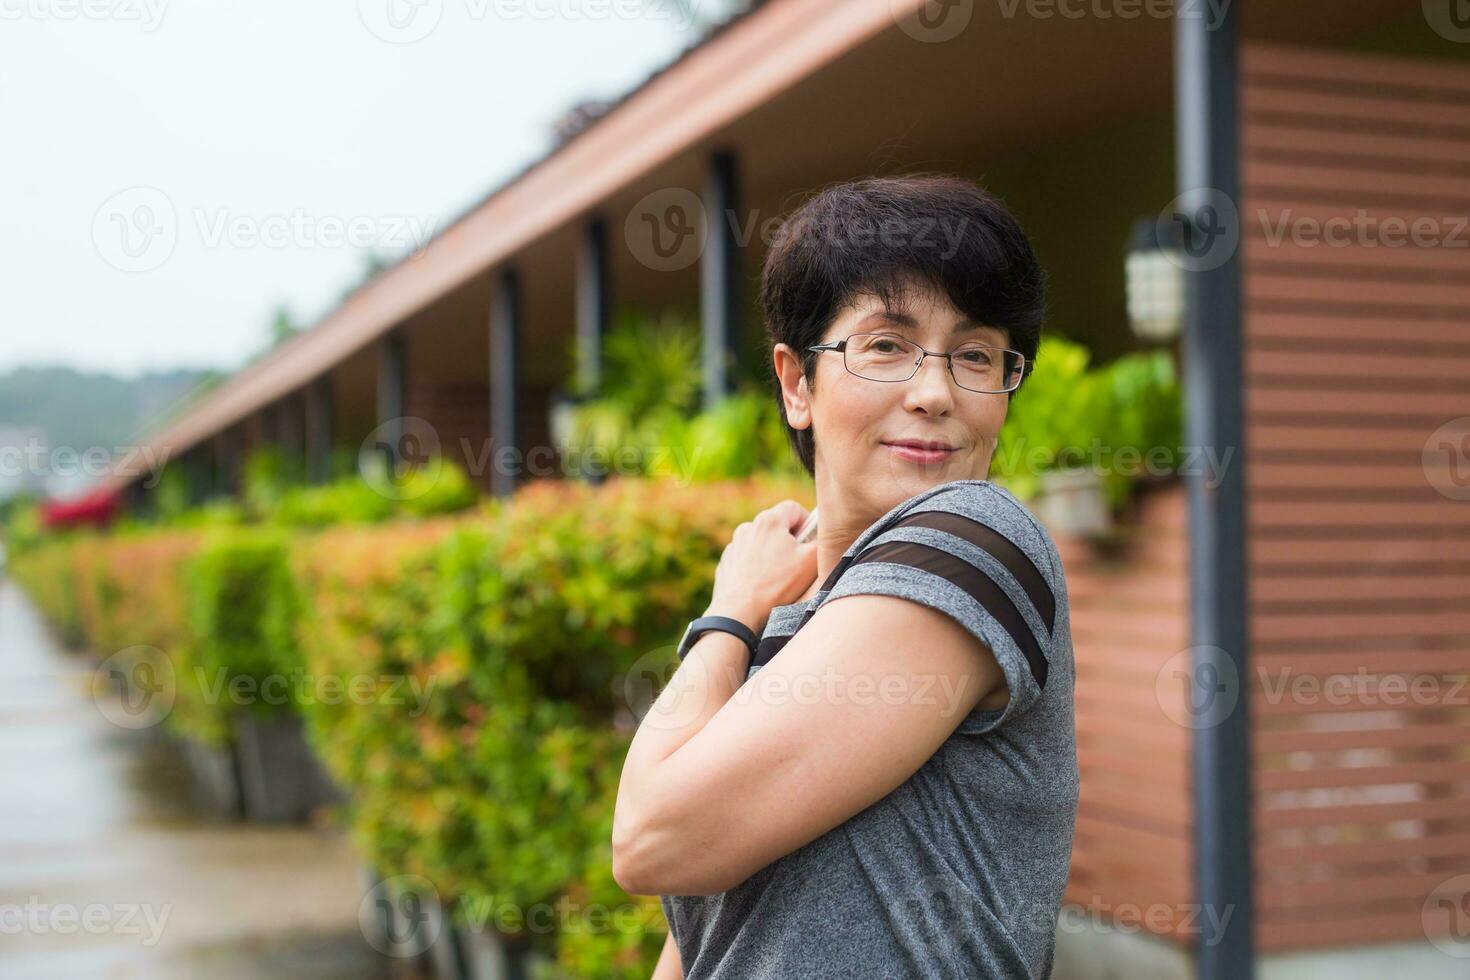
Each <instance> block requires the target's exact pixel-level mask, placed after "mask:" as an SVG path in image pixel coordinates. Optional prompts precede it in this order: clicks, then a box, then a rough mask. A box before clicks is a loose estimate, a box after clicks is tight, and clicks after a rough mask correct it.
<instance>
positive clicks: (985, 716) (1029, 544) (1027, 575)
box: [826, 483, 1060, 734]
mask: <svg viewBox="0 0 1470 980" xmlns="http://www.w3.org/2000/svg"><path fill="white" fill-rule="evenodd" d="M1059 574H1060V573H1059V570H1058V569H1057V568H1056V566H1055V565H1054V563H1053V561H1052V555H1051V545H1050V541H1049V539H1048V538H1047V537H1046V532H1045V531H1044V530H1043V529H1042V528H1041V526H1040V525H1039V524H1038V523H1037V522H1036V521H1035V520H1034V519H1033V518H1032V517H1031V516H1030V515H1029V513H1027V512H1026V511H1025V509H1024V508H1023V507H1022V506H1021V504H1020V503H1019V501H1017V500H1016V499H1015V498H1014V497H1013V496H1011V495H1010V494H1008V493H1004V492H1003V491H1001V490H1000V489H999V488H996V487H994V486H993V485H991V484H972V483H965V484H961V485H959V486H957V487H956V488H954V489H953V490H941V491H940V492H938V493H936V494H934V495H933V496H932V497H929V498H928V499H926V500H924V501H921V502H920V504H918V505H916V506H915V508H914V509H913V510H911V511H908V512H906V513H904V515H903V516H901V517H900V518H898V519H897V520H895V521H894V522H893V523H892V524H891V525H890V526H889V527H888V528H886V529H884V530H883V531H882V532H880V533H879V534H877V535H875V536H874V537H873V539H872V540H871V541H869V542H868V543H867V544H866V545H865V546H864V547H863V548H862V550H861V551H859V552H858V553H857V554H856V555H854V556H853V560H852V563H851V564H850V565H849V566H848V567H847V569H846V570H845V571H844V572H843V573H842V575H841V577H840V578H839V579H838V580H837V582H836V583H834V585H833V587H832V591H831V592H830V593H829V594H828V596H827V600H826V601H828V602H830V601H831V600H833V599H836V598H839V597H840V596H845V595H887V596H895V597H898V598H901V599H911V600H913V601H914V602H918V603H921V604H922V605H925V606H929V607H931V608H933V609H937V610H939V611H940V612H943V613H945V614H947V615H948V616H950V617H951V618H953V619H954V620H955V621H957V622H958V623H959V624H960V625H961V626H963V627H965V629H967V630H968V631H969V632H970V633H971V634H972V635H973V636H975V637H976V638H977V639H979V640H980V642H981V643H983V644H984V645H985V646H986V647H988V648H989V649H990V651H991V652H992V653H993V654H994V656H995V659H996V661H997V662H998V663H999V664H1000V667H1001V670H1002V671H1003V672H1004V673H1005V678H1006V684H1007V686H1008V687H1009V688H1010V699H1009V701H1008V702H1007V703H1006V705H1005V706H1004V707H1003V708H993V709H980V708H976V709H974V710H972V711H971V712H970V713H969V714H967V715H966V716H965V718H963V719H962V720H961V721H960V723H959V725H958V726H957V728H956V729H955V730H956V731H957V732H961V733H965V734H979V733H983V732H987V731H991V730H993V729H995V728H999V727H1000V726H1001V725H1003V724H1005V723H1007V722H1008V721H1011V720H1012V719H1014V718H1018V717H1020V716H1021V715H1023V714H1025V713H1026V712H1027V711H1029V710H1030V709H1031V708H1032V707H1034V706H1035V704H1036V702H1037V701H1038V700H1040V698H1041V695H1042V692H1043V691H1044V690H1045V688H1046V680H1047V674H1048V671H1049V669H1050V666H1051V664H1052V661H1053V654H1052V641H1053V635H1054V629H1055V625H1056V609H1057V603H1056V594H1057V589H1058V588H1059V587H1060V583H1059V582H1056V577H1057V576H1058V575H1059Z"/></svg>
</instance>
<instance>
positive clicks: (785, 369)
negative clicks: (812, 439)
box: [771, 344, 812, 429]
mask: <svg viewBox="0 0 1470 980" xmlns="http://www.w3.org/2000/svg"><path fill="white" fill-rule="evenodd" d="M771 357H772V359H773V361H774V367H775V370H776V378H777V380H778V381H780V383H781V404H782V405H783V406H785V408H786V423H787V424H788V425H790V426H791V427H792V428H793V429H805V428H807V427H808V426H809V425H811V424H812V413H811V403H810V398H811V388H810V387H809V386H808V385H807V380H806V376H805V375H804V374H803V373H802V370H801V361H800V359H799V358H798V357H797V356H796V352H795V351H794V350H792V349H791V347H790V346H789V345H787V344H777V345H776V346H775V347H774V348H773V349H772V353H771Z"/></svg>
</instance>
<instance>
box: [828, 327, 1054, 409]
mask: <svg viewBox="0 0 1470 980" xmlns="http://www.w3.org/2000/svg"><path fill="white" fill-rule="evenodd" d="M854 337H892V338H893V339H894V340H897V341H900V342H902V343H905V344H910V345H912V346H914V347H918V349H919V357H918V359H917V360H915V361H914V370H913V374H910V375H909V376H908V377H907V378H895V379H893V380H892V381H885V380H883V379H881V378H870V377H867V376H866V375H862V374H858V373H857V372H856V371H854V370H853V369H852V368H850V367H848V366H847V342H848V341H849V340H851V339H852V338H854ZM969 343H972V341H968V340H967V341H965V343H964V344H961V345H960V346H959V347H956V348H955V349H954V350H952V351H950V352H949V353H948V354H941V353H938V352H936V351H932V350H925V349H924V348H923V347H919V345H918V344H916V343H914V342H913V341H912V340H909V339H908V338H907V337H900V336H899V335H898V334H896V333H882V332H878V333H870V332H868V331H863V332H860V333H854V334H848V335H847V336H846V337H844V338H842V339H841V340H834V341H831V342H829V343H826V344H817V345H815V346H813V347H808V348H807V350H809V351H816V352H817V353H821V352H822V351H829V350H830V351H836V352H838V353H839V354H841V355H842V369H843V370H844V371H846V372H847V373H848V374H850V375H852V376H853V377H854V378H862V379H863V380H864V381H872V382H874V383H876V384H880V385H886V384H903V383H904V382H905V381H912V380H914V377H915V376H916V375H917V374H918V373H919V368H921V367H923V366H924V358H926V357H942V358H944V361H945V366H946V367H947V368H948V369H949V379H950V380H951V381H953V382H954V383H955V387H957V388H959V389H960V390H961V391H969V392H974V393H975V394H977V395H1007V394H1010V393H1011V392H1013V391H1015V390H1016V388H1019V387H1021V382H1022V381H1025V380H1026V375H1028V374H1030V373H1031V369H1032V367H1033V366H1034V365H1035V364H1036V361H1035V359H1028V358H1027V357H1026V355H1025V354H1022V353H1021V352H1020V351H1018V350H1012V349H1011V348H1009V347H991V346H990V345H989V344H975V346H976V347H980V348H982V349H983V350H998V351H1005V352H1006V353H1007V354H1014V355H1016V357H1018V358H1020V361H1021V376H1020V378H1019V379H1017V381H1016V384H1015V386H1014V387H1011V388H1002V389H1001V390H1000V391H976V390H975V389H974V388H966V387H965V386H964V385H962V384H960V379H959V378H957V377H955V374H954V355H955V352H956V351H958V350H960V349H961V348H962V347H964V346H965V344H969Z"/></svg>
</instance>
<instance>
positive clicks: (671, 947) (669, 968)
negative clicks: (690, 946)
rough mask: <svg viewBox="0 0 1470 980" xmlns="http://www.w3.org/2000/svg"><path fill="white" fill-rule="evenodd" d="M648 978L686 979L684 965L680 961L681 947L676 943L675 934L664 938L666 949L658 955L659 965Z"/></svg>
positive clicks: (659, 979)
mask: <svg viewBox="0 0 1470 980" xmlns="http://www.w3.org/2000/svg"><path fill="white" fill-rule="evenodd" d="M648 980H684V966H683V964H682V963H680V962H679V947H678V946H677V945H676V944H675V943H674V934H673V933H672V932H671V933H669V938H668V939H666V940H664V951H663V952H662V953H660V954H659V956H658V965H657V966H655V967H654V968H653V976H651V977H649V978H648Z"/></svg>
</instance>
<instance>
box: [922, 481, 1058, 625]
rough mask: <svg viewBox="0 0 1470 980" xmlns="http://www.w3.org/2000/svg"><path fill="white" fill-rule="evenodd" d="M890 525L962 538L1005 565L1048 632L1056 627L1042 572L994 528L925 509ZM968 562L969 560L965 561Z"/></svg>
mask: <svg viewBox="0 0 1470 980" xmlns="http://www.w3.org/2000/svg"><path fill="white" fill-rule="evenodd" d="M893 527H928V528H933V529H934V530H936V531H944V532H946V533H949V534H953V535H954V536H955V537H957V538H962V539H964V540H966V541H968V542H970V543H971V544H973V545H974V546H975V547H977V548H981V549H983V550H984V551H986V552H988V553H989V554H990V556H991V557H992V558H994V559H995V560H996V561H998V562H1000V563H1001V564H1002V565H1004V566H1005V569H1006V571H1008V572H1010V573H1011V575H1012V576H1014V577H1015V579H1016V581H1017V582H1019V583H1020V584H1021V588H1022V589H1023V590H1025V592H1026V596H1027V597H1028V598H1029V599H1030V600H1031V605H1033V606H1034V607H1035V608H1036V611H1037V612H1038V613H1039V614H1040V615H1041V621H1042V622H1044V623H1045V624H1046V631H1047V633H1051V632H1052V631H1053V630H1055V629H1056V618H1057V603H1056V597H1055V596H1053V595H1052V591H1051V588H1050V587H1049V586H1048V585H1047V584H1046V579H1045V578H1044V577H1042V574H1041V571H1040V570H1039V569H1038V568H1037V567H1036V565H1035V563H1034V562H1032V561H1031V559H1030V558H1029V557H1028V556H1027V555H1026V553H1025V552H1024V551H1022V550H1021V549H1020V548H1019V547H1018V546H1017V545H1016V543H1015V542H1014V541H1012V540H1011V539H1010V538H1008V537H1006V536H1005V535H1004V534H1001V533H1000V532H999V531H997V530H996V529H995V528H993V527H989V526H988V525H985V524H981V523H980V522H979V521H975V520H971V519H970V518H968V517H966V516H965V515H963V514H955V513H952V512H950V511H940V510H926V511H921V512H919V513H917V514H910V515H909V516H908V517H905V518H903V519H902V520H899V521H895V522H894V524H893ZM966 564H968V563H966Z"/></svg>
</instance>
